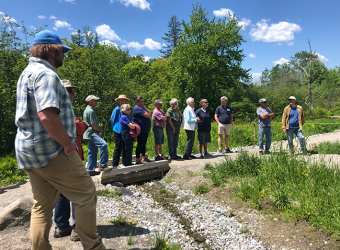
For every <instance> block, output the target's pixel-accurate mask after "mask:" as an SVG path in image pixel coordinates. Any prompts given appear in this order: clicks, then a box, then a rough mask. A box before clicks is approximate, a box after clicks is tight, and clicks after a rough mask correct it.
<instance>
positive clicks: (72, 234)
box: [70, 229, 80, 241]
mask: <svg viewBox="0 0 340 250" xmlns="http://www.w3.org/2000/svg"><path fill="white" fill-rule="evenodd" d="M70 239H71V241H80V238H79V235H78V233H76V232H75V231H74V229H73V230H72V232H71V236H70Z"/></svg>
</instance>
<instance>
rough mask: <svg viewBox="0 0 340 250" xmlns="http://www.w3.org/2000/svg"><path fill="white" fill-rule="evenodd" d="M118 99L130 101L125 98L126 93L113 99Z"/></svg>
mask: <svg viewBox="0 0 340 250" xmlns="http://www.w3.org/2000/svg"><path fill="white" fill-rule="evenodd" d="M119 100H127V101H128V102H129V101H130V99H129V98H127V97H126V95H119V96H118V98H116V99H115V101H119Z"/></svg>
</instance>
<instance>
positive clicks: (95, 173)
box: [88, 171, 100, 176]
mask: <svg viewBox="0 0 340 250" xmlns="http://www.w3.org/2000/svg"><path fill="white" fill-rule="evenodd" d="M88 173H89V175H90V176H95V175H100V172H98V171H89V172H88Z"/></svg>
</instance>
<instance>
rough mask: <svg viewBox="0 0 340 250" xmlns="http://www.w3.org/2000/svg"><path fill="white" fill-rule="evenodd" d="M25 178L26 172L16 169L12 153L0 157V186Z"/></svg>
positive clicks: (24, 179)
mask: <svg viewBox="0 0 340 250" xmlns="http://www.w3.org/2000/svg"><path fill="white" fill-rule="evenodd" d="M27 179H28V174H27V172H26V171H25V170H23V169H18V166H17V160H16V158H15V157H14V156H13V155H7V156H5V157H1V158H0V187H5V186H8V185H13V184H17V183H20V182H24V181H26V180H27Z"/></svg>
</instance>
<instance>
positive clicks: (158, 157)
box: [155, 155, 165, 161]
mask: <svg viewBox="0 0 340 250" xmlns="http://www.w3.org/2000/svg"><path fill="white" fill-rule="evenodd" d="M164 159H165V158H164V157H163V156H159V155H157V156H156V157H155V161H161V160H164Z"/></svg>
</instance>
